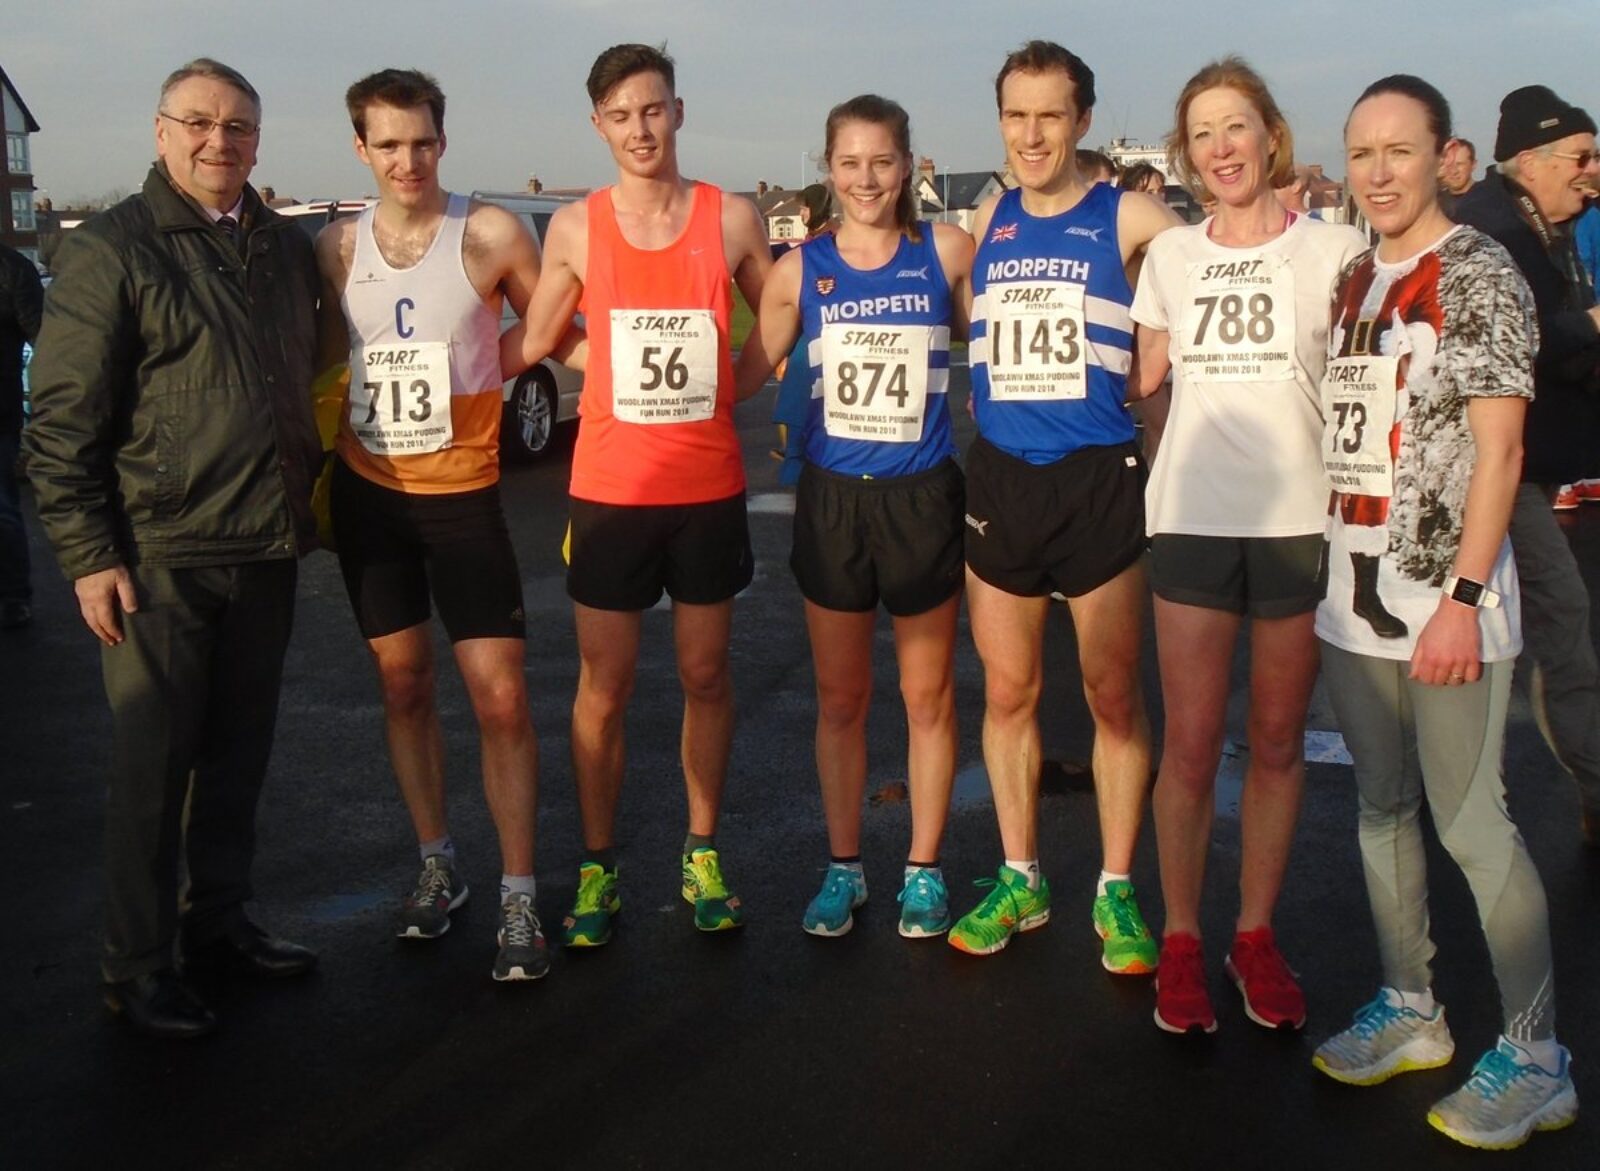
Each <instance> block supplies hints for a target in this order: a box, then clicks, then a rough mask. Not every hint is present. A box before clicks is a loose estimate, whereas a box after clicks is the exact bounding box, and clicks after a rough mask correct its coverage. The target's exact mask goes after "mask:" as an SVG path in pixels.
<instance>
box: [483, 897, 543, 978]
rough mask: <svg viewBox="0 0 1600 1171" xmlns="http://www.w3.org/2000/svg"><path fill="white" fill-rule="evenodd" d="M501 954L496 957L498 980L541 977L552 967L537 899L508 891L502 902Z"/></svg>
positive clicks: (495, 970) (495, 976) (495, 969)
mask: <svg viewBox="0 0 1600 1171" xmlns="http://www.w3.org/2000/svg"><path fill="white" fill-rule="evenodd" d="M499 940H500V954H499V955H497V956H495V957H494V972H493V975H494V978H495V979H496V980H537V979H539V978H540V977H541V976H543V975H544V974H545V973H546V972H548V971H549V970H550V949H549V947H547V946H546V945H545V941H544V934H543V933H542V932H541V931H540V930H539V916H538V915H537V914H535V913H534V910H533V900H532V899H531V898H529V897H528V896H527V895H524V894H514V895H507V896H506V901H505V902H503V903H501V904H500V936H499Z"/></svg>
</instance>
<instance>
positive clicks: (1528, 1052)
mask: <svg viewBox="0 0 1600 1171" xmlns="http://www.w3.org/2000/svg"><path fill="white" fill-rule="evenodd" d="M1500 1040H1502V1041H1504V1042H1506V1043H1507V1044H1509V1045H1510V1046H1511V1047H1512V1048H1513V1049H1515V1050H1516V1051H1517V1064H1518V1065H1537V1066H1538V1067H1539V1068H1540V1069H1546V1070H1549V1071H1550V1072H1551V1073H1556V1072H1558V1071H1559V1070H1560V1069H1561V1046H1560V1044H1559V1043H1558V1042H1557V1041H1556V1039H1555V1038H1554V1037H1546V1038H1545V1039H1544V1040H1543V1041H1513V1040H1512V1039H1511V1038H1510V1037H1507V1036H1506V1035H1505V1034H1504V1033H1502V1034H1500Z"/></svg>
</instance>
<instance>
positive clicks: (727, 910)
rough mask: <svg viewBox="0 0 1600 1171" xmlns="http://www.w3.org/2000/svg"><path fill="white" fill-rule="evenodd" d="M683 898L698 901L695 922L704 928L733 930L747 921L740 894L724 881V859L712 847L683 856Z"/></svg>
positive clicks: (695, 902) (687, 900) (701, 928)
mask: <svg viewBox="0 0 1600 1171" xmlns="http://www.w3.org/2000/svg"><path fill="white" fill-rule="evenodd" d="M683 898H684V901H685V902H689V903H693V904H694V925H695V926H696V927H698V928H699V929H700V930H701V931H729V930H732V929H733V928H735V927H740V926H743V924H744V912H743V911H741V910H740V909H739V896H738V895H736V894H734V893H733V892H732V891H730V890H729V889H728V884H727V883H725V882H723V881H722V862H721V860H720V859H719V858H718V857H717V852H716V851H715V850H713V849H711V848H710V847H708V846H702V847H700V848H699V849H698V850H695V851H694V852H693V853H692V854H685V855H684V856H683Z"/></svg>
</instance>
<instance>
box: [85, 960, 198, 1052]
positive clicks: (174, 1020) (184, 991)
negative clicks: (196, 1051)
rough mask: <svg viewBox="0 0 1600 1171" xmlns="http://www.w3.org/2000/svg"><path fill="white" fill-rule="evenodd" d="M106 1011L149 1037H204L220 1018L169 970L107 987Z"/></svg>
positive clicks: (109, 984)
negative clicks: (109, 1011) (108, 1010)
mask: <svg viewBox="0 0 1600 1171" xmlns="http://www.w3.org/2000/svg"><path fill="white" fill-rule="evenodd" d="M103 991H104V995H105V1000H106V1007H108V1008H109V1009H111V1011H112V1012H114V1013H116V1014H117V1015H118V1016H120V1017H122V1019H123V1020H125V1021H127V1022H128V1024H129V1025H130V1026H131V1027H132V1028H134V1029H135V1030H137V1031H138V1032H141V1033H143V1034H145V1035H146V1036H147V1037H165V1038H169V1039H173V1040H185V1039H187V1038H190V1037H203V1036H205V1035H206V1034H207V1033H209V1032H211V1031H212V1030H213V1029H215V1028H216V1027H217V1018H216V1017H215V1016H213V1015H212V1013H211V1010H210V1009H209V1008H207V1007H206V1006H205V1003H204V1002H203V1001H202V1000H201V999H200V998H199V997H198V996H196V995H195V991H194V989H193V988H190V987H189V985H188V984H186V983H184V980H183V977H182V976H180V975H178V973H176V972H174V971H172V970H171V969H170V968H167V969H163V970H162V971H159V972H148V973H146V974H145V975H143V976H135V977H134V978H133V979H131V980H118V981H116V982H115V983H108V984H106V985H105V986H104V990H103Z"/></svg>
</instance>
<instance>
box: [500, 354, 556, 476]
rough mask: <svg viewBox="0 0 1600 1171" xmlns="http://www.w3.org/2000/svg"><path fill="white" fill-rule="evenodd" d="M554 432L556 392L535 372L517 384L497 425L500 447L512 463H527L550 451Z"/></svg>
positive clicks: (526, 375)
mask: <svg viewBox="0 0 1600 1171" xmlns="http://www.w3.org/2000/svg"><path fill="white" fill-rule="evenodd" d="M555 431H556V391H555V387H553V386H551V385H550V383H549V381H548V380H547V379H546V378H545V377H544V376H543V375H541V374H539V373H537V372H535V371H532V370H530V371H528V373H526V374H524V375H523V376H522V377H521V378H519V379H518V380H517V385H516V389H515V390H513V391H512V392H511V400H510V401H509V402H507V403H506V410H505V418H504V420H503V421H502V423H501V436H500V443H501V446H502V447H503V448H504V449H505V450H506V452H507V453H508V454H509V455H510V456H511V458H512V459H514V460H517V461H518V462H521V463H528V462H531V461H533V460H536V459H540V458H542V457H543V456H544V455H545V453H546V452H548V451H549V450H550V447H551V442H550V441H551V439H553V438H554V436H555Z"/></svg>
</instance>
